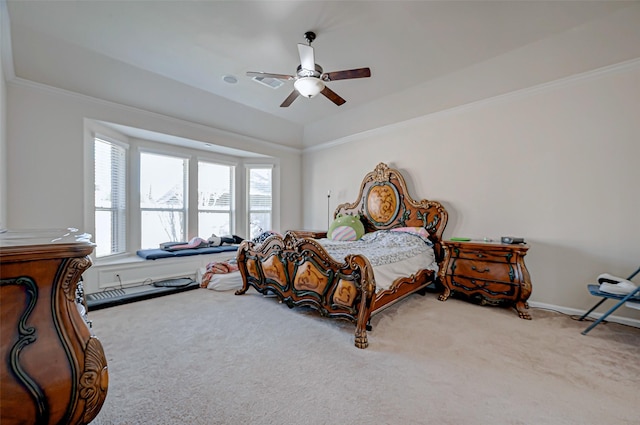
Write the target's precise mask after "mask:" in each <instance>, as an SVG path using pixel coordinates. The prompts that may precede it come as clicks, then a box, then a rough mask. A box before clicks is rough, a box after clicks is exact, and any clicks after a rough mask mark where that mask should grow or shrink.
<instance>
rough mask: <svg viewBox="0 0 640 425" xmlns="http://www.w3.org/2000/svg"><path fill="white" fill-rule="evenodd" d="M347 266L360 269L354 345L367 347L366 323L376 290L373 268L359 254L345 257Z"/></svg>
mask: <svg viewBox="0 0 640 425" xmlns="http://www.w3.org/2000/svg"><path fill="white" fill-rule="evenodd" d="M345 261H346V262H347V264H348V265H349V267H351V268H353V269H354V270H355V269H357V270H360V291H361V294H362V297H361V298H360V307H359V308H358V319H357V322H356V334H355V345H356V347H358V348H367V347H368V346H369V340H368V338H367V324H368V323H369V318H370V317H371V306H372V304H373V297H374V294H375V292H376V281H375V278H374V277H373V269H372V268H371V264H370V263H369V261H368V260H366V259H365V258H364V257H362V256H361V255H349V256H348V257H347V258H345Z"/></svg>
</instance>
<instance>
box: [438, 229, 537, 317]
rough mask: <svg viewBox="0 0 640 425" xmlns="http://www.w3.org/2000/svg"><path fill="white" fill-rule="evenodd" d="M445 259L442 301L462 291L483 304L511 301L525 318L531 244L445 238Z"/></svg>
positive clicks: (529, 290)
mask: <svg viewBox="0 0 640 425" xmlns="http://www.w3.org/2000/svg"><path fill="white" fill-rule="evenodd" d="M442 245H443V248H444V261H443V263H442V268H441V269H440V272H439V278H440V281H441V282H442V285H443V286H444V292H443V293H442V295H440V297H439V299H440V301H446V300H447V298H449V296H450V295H451V294H452V293H454V292H455V293H461V294H464V295H465V296H467V297H469V298H471V299H478V300H479V301H480V303H481V304H492V305H500V304H506V305H512V306H515V309H516V310H517V311H518V315H519V316H520V317H521V318H522V319H528V320H531V316H530V315H529V313H528V312H527V311H526V310H527V309H528V308H529V304H528V303H527V300H528V299H529V296H530V295H531V278H530V277H529V271H528V270H527V268H526V266H525V264H524V256H525V255H526V254H527V251H528V250H529V247H528V246H527V245H523V244H501V243H490V242H460V241H443V242H442Z"/></svg>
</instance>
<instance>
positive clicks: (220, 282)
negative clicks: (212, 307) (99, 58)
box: [198, 230, 438, 292]
mask: <svg viewBox="0 0 640 425" xmlns="http://www.w3.org/2000/svg"><path fill="white" fill-rule="evenodd" d="M318 242H319V243H320V244H321V245H322V246H323V247H324V248H325V249H326V250H327V252H328V253H329V254H330V255H331V256H332V257H333V258H334V259H336V260H338V261H341V260H343V259H344V258H345V257H346V256H347V255H349V254H362V255H364V256H365V257H367V259H368V260H369V262H370V263H371V265H372V266H373V274H374V277H375V279H376V292H378V291H381V290H386V289H389V288H390V287H391V284H392V283H393V282H394V281H395V280H396V279H398V278H399V277H409V276H411V275H412V274H415V273H416V272H418V270H421V269H427V270H434V271H435V272H436V273H437V272H438V264H437V263H436V261H435V254H434V252H433V248H432V244H431V242H430V241H428V240H425V239H424V238H422V237H421V236H419V235H416V234H412V233H406V232H393V231H388V230H379V231H377V232H373V233H367V234H366V235H364V236H363V237H362V238H361V239H360V240H357V241H334V240H331V239H319V240H318ZM202 273H204V269H201V270H200V271H199V276H198V278H199V279H198V282H199V283H200V282H201V278H202ZM241 287H242V276H241V275H240V272H238V271H235V272H232V273H226V274H214V275H212V276H211V280H210V281H209V282H208V284H207V288H208V289H213V290H217V291H225V290H230V289H240V288H241Z"/></svg>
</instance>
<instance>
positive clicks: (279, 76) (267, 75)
mask: <svg viewBox="0 0 640 425" xmlns="http://www.w3.org/2000/svg"><path fill="white" fill-rule="evenodd" d="M247 77H262V78H277V79H278V80H293V79H294V78H295V77H294V76H293V75H286V74H271V73H269V72H252V71H249V72H247Z"/></svg>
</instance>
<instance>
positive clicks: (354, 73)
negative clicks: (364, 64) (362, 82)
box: [322, 68, 371, 81]
mask: <svg viewBox="0 0 640 425" xmlns="http://www.w3.org/2000/svg"><path fill="white" fill-rule="evenodd" d="M368 77H371V70H370V69H369V68H357V69H347V70H345V71H335V72H327V73H326V74H324V75H323V76H322V79H323V80H324V81H336V80H349V79H351V78H368Z"/></svg>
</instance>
